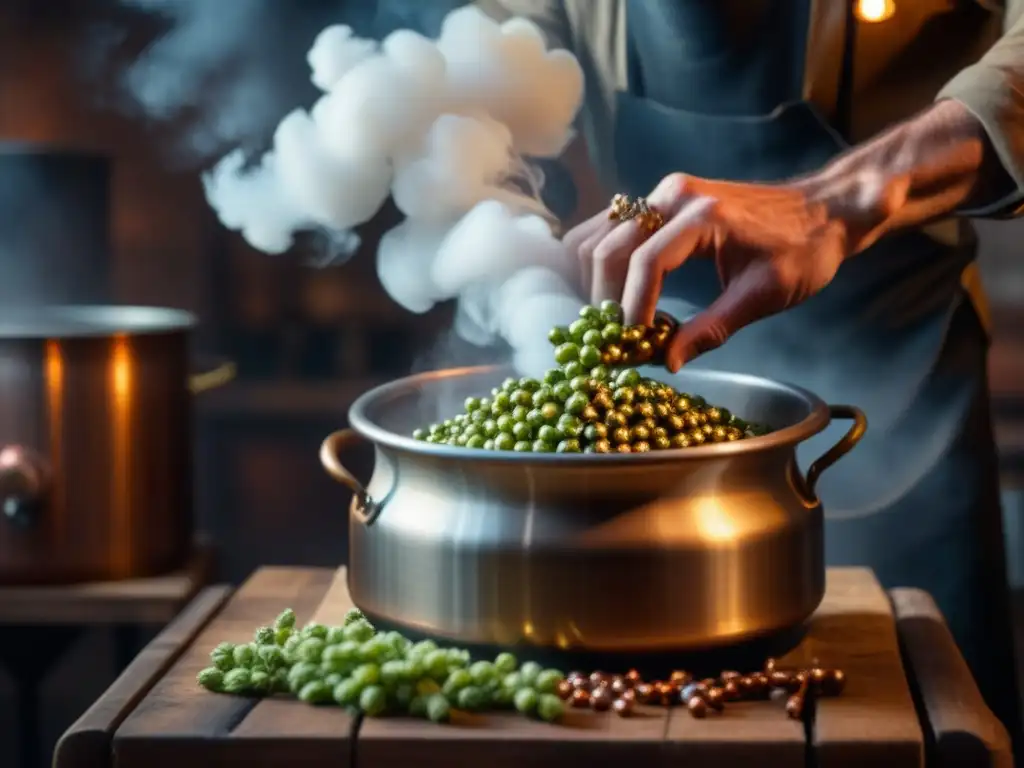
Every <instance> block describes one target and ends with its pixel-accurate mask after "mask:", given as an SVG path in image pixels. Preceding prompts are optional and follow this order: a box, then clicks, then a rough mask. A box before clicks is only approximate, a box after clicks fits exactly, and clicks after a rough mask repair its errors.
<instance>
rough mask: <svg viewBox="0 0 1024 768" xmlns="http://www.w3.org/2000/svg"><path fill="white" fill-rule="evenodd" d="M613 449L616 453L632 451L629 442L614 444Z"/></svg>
mask: <svg viewBox="0 0 1024 768" xmlns="http://www.w3.org/2000/svg"><path fill="white" fill-rule="evenodd" d="M615 451H616V452H617V453H632V452H633V446H631V445H630V444H629V443H619V444H618V445H616V446H615Z"/></svg>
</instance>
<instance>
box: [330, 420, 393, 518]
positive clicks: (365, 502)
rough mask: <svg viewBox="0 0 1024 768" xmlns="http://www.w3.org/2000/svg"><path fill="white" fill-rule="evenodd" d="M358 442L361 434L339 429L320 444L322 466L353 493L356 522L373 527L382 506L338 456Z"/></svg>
mask: <svg viewBox="0 0 1024 768" xmlns="http://www.w3.org/2000/svg"><path fill="white" fill-rule="evenodd" d="M358 440H359V433H358V432H356V431H355V430H354V429H339V430H338V431H337V432H332V433H331V434H329V435H328V436H327V437H326V438H324V441H323V442H322V443H321V444H320V464H322V465H323V468H324V470H325V471H326V472H327V474H328V475H330V476H331V477H333V478H334V479H335V480H337V481H338V482H339V483H341V484H342V485H344V486H345V487H346V488H348V489H349V490H350V491H352V494H353V497H354V498H353V500H354V501H355V504H353V505H352V514H353V515H355V518H356V520H358V521H359V522H360V523H362V524H363V525H373V522H374V520H376V519H377V516H378V515H379V514H380V511H381V505H380V504H378V503H377V502H376V501H374V500H373V498H372V497H371V496H370V494H369V493H367V491H366V488H364V487H363V484H362V483H360V482H359V481H358V480H356V478H355V475H353V474H352V473H351V472H349V471H348V470H347V469H346V468H345V466H344V465H343V464H342V463H341V459H339V458H338V454H340V453H341V452H342V451H343V450H344V449H345V448H346V447H348V446H350V445H352V444H353V443H355V442H356V441H358Z"/></svg>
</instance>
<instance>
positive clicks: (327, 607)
mask: <svg viewBox="0 0 1024 768" xmlns="http://www.w3.org/2000/svg"><path fill="white" fill-rule="evenodd" d="M352 607H353V604H352V599H351V598H350V597H349V593H348V581H347V576H346V573H345V569H344V568H339V569H338V571H337V572H336V573H335V574H334V579H333V581H332V582H331V585H330V587H329V588H328V589H327V592H326V593H325V594H324V596H323V599H322V600H321V602H320V605H319V607H318V608H317V609H316V611H315V612H314V613H313V618H312V620H313V621H316V622H319V623H320V624H328V625H334V624H341V622H342V620H343V619H344V617H345V612H346V611H348V610H349V609H350V608H352ZM355 727H356V720H355V718H353V717H352V716H351V715H350V714H349V713H348V712H347V711H346V710H344V709H342V708H340V707H311V706H309V705H307V704H303V703H301V702H298V701H294V700H289V699H268V700H266V701H262V702H260V703H259V704H257V705H256V706H255V707H254V708H253V709H252V711H251V712H249V714H248V715H247V716H246V717H245V719H244V720H242V722H241V723H239V725H238V727H237V728H235V729H234V731H232V732H231V737H230V740H231V745H230V747H229V748H230V749H231V756H232V760H239V761H241V762H244V763H245V764H246V765H249V766H260V765H266V766H282V765H288V766H310V768H319V767H320V766H325V767H326V766H330V768H348V766H349V765H350V757H351V753H352V736H353V731H354V729H355Z"/></svg>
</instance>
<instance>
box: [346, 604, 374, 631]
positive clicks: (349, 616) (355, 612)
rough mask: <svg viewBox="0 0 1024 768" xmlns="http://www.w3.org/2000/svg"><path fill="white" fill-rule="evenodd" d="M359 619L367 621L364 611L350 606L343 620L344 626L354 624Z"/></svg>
mask: <svg viewBox="0 0 1024 768" xmlns="http://www.w3.org/2000/svg"><path fill="white" fill-rule="evenodd" d="M357 621H366V617H365V616H364V615H363V612H362V611H360V610H359V609H358V608H349V609H348V611H346V612H345V618H344V620H342V622H341V623H342V626H345V627H347V626H348V625H349V624H352V623H354V622H357ZM367 623H369V622H367Z"/></svg>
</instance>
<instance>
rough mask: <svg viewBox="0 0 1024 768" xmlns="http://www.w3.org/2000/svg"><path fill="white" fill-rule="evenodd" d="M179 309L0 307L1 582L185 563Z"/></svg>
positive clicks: (188, 535)
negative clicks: (0, 309) (4, 309)
mask: <svg viewBox="0 0 1024 768" xmlns="http://www.w3.org/2000/svg"><path fill="white" fill-rule="evenodd" d="M195 325H196V321H195V318H194V317H193V316H192V315H190V314H188V313H187V312H182V311H179V310H174V309H162V308H156V307H126V306H91V307H85V306H62V307H46V308H40V309H32V310H20V309H19V310H13V311H11V310H8V311H2V312H0V582H3V583H46V582H49V583H53V582H74V581H83V580H109V579H124V578H131V577H141V576H150V575H155V574H159V573H163V572H167V571H169V570H172V569H174V568H175V567H178V566H179V565H181V564H182V563H183V561H184V560H185V558H186V557H187V554H188V549H189V546H190V544H191V540H192V534H193V521H192V464H191V454H192V394H193V393H194V392H197V391H200V390H202V389H208V388H211V387H213V386H217V385H219V384H221V383H223V382H225V381H227V380H229V379H230V378H231V377H232V375H233V369H232V368H231V366H230V365H227V364H225V365H222V366H220V367H219V368H217V369H215V370H211V371H208V372H206V373H204V374H200V375H198V376H190V374H189V368H190V363H189V337H190V336H191V333H192V330H193V329H194V327H195Z"/></svg>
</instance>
